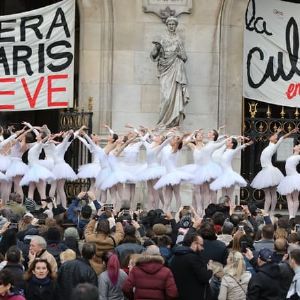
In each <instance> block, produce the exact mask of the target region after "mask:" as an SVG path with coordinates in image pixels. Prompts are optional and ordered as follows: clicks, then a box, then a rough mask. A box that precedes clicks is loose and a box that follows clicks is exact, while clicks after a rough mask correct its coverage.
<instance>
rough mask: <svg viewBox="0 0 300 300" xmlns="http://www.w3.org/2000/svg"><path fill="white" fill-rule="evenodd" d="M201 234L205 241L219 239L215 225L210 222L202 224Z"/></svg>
mask: <svg viewBox="0 0 300 300" xmlns="http://www.w3.org/2000/svg"><path fill="white" fill-rule="evenodd" d="M199 233H200V235H201V236H202V238H203V239H205V240H216V239H217V236H216V232H215V229H214V225H213V224H211V223H209V222H204V223H202V225H201V227H200V230H199Z"/></svg>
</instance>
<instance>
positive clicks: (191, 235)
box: [182, 232, 199, 247]
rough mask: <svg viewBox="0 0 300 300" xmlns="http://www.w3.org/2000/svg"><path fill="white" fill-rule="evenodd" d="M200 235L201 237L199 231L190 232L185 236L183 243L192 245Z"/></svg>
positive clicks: (188, 245)
mask: <svg viewBox="0 0 300 300" xmlns="http://www.w3.org/2000/svg"><path fill="white" fill-rule="evenodd" d="M198 237H199V234H198V233H196V232H188V233H187V234H186V235H185V236H184V239H183V242H182V244H183V245H184V246H187V247H190V246H191V245H192V243H193V242H194V241H196V240H197V238H198Z"/></svg>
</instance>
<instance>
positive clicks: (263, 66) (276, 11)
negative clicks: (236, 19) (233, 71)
mask: <svg viewBox="0 0 300 300" xmlns="http://www.w3.org/2000/svg"><path fill="white" fill-rule="evenodd" d="M299 25H300V4H298V3H292V2H288V1H281V0H250V1H249V4H248V7H247V11H246V14H245V28H244V61H243V69H244V71H243V96H244V97H246V98H250V99H255V100H260V101H264V102H268V103H272V104H277V105H284V106H293V107H300V60H299Z"/></svg>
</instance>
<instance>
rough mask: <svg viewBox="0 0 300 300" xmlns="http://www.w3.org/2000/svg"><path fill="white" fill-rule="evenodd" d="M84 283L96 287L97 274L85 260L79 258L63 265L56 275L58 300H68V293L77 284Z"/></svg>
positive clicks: (69, 294)
mask: <svg viewBox="0 0 300 300" xmlns="http://www.w3.org/2000/svg"><path fill="white" fill-rule="evenodd" d="M85 282H89V283H91V284H94V285H95V286H97V285H98V279H97V274H96V273H95V271H94V270H93V268H92V267H91V266H90V264H89V262H88V261H87V260H84V259H80V258H79V259H75V260H71V261H67V262H65V263H63V264H62V265H61V267H60V268H59V270H58V274H57V285H58V291H59V299H61V300H69V299H70V297H71V293H70V291H72V289H73V288H74V287H76V285H77V284H79V283H85Z"/></svg>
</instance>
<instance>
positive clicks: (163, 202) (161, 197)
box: [152, 178, 165, 208]
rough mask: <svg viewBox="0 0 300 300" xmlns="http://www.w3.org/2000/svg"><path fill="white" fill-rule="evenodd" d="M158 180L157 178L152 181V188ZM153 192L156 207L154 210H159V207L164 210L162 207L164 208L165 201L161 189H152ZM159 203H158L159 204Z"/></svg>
mask: <svg viewBox="0 0 300 300" xmlns="http://www.w3.org/2000/svg"><path fill="white" fill-rule="evenodd" d="M158 179H159V178H156V179H152V184H153V186H155V184H156V182H157V181H158ZM153 190H154V193H155V195H156V197H157V206H156V208H159V207H161V208H164V206H165V199H164V194H163V191H162V189H159V190H156V189H154V188H153ZM159 201H160V203H159Z"/></svg>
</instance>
